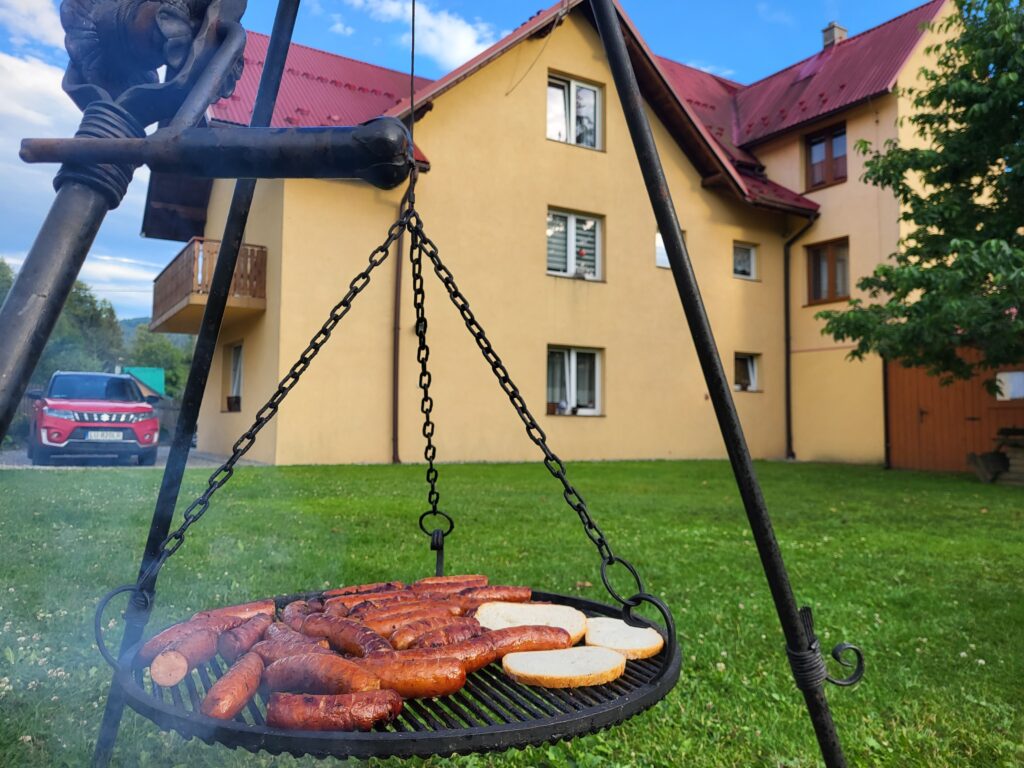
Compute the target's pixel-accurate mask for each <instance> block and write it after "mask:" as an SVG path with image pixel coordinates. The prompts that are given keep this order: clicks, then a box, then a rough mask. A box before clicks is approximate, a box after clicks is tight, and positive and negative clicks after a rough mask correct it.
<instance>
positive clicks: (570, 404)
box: [544, 344, 603, 416]
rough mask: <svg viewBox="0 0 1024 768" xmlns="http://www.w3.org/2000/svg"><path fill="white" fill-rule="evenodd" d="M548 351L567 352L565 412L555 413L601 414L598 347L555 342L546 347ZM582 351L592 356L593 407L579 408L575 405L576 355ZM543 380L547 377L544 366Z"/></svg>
mask: <svg viewBox="0 0 1024 768" xmlns="http://www.w3.org/2000/svg"><path fill="white" fill-rule="evenodd" d="M548 352H567V353H568V354H567V355H566V356H565V364H566V366H567V370H566V371H565V394H566V398H567V402H566V406H567V410H566V413H560V414H556V415H558V416H600V415H601V398H602V391H601V389H602V387H601V375H602V370H603V364H602V361H601V358H602V357H603V355H602V354H601V350H600V349H593V348H588V347H563V346H559V345H557V344H553V345H551V346H549V347H548ZM580 352H583V353H585V354H588V355H593V356H594V407H593V408H580V407H578V406H577V405H576V395H577V394H578V393H577V389H576V355H577V354H579V353H580ZM544 373H545V380H546V379H547V369H546V368H545V371H544Z"/></svg>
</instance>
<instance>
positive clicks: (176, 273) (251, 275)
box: [149, 237, 267, 333]
mask: <svg viewBox="0 0 1024 768" xmlns="http://www.w3.org/2000/svg"><path fill="white" fill-rule="evenodd" d="M219 251H220V241H219V240H205V239H203V238H201V237H195V238H193V239H192V240H190V241H189V242H188V245H186V246H185V247H184V248H183V249H182V251H181V253H179V254H178V255H177V256H175V257H174V260H173V261H172V262H171V263H170V264H168V265H167V266H166V267H165V268H164V270H163V272H161V273H160V274H159V275H157V276H156V279H155V280H154V281H153V319H152V321H150V324H149V327H150V328H151V329H152V330H154V331H157V332H159V333H198V332H199V324H200V323H201V322H202V319H203V311H204V309H205V308H206V297H207V296H208V295H209V293H210V281H211V280H213V269H214V267H215V266H216V264H217V254H218V252H219ZM266 308H267V249H266V248H264V247H263V246H261V245H243V246H242V249H241V251H240V252H239V254H238V263H237V264H236V265H235V276H234V279H233V280H232V281H231V294H230V295H229V296H228V303H227V308H226V309H225V312H224V319H225V321H231V320H235V319H239V318H242V317H245V316H246V315H257V314H259V313H260V312H263V311H265V310H266Z"/></svg>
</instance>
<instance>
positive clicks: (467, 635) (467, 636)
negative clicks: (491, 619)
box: [409, 619, 486, 648]
mask: <svg viewBox="0 0 1024 768" xmlns="http://www.w3.org/2000/svg"><path fill="white" fill-rule="evenodd" d="M470 621H473V620H472V619H462V620H461V621H460V622H459V623H456V624H448V625H447V626H444V627H438V628H437V629H432V630H430V631H429V632H424V633H423V634H422V635H420V636H419V637H417V638H416V639H415V640H413V641H412V644H411V645H409V647H410V648H441V647H443V646H446V645H454V644H455V643H461V642H463V641H465V640H472V639H473V638H474V637H479V636H480V635H482V634H483V633H484V632H486V630H485V629H484V628H483V627H481V626H480V624H479V623H478V622H476V621H473V623H472V624H470V623H469V622H470Z"/></svg>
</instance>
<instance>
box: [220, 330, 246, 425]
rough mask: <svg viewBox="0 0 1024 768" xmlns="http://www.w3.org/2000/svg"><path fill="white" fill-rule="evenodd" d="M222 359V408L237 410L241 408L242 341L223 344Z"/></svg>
mask: <svg viewBox="0 0 1024 768" xmlns="http://www.w3.org/2000/svg"><path fill="white" fill-rule="evenodd" d="M222 361H223V366H224V371H223V374H222V376H223V378H222V387H221V389H222V391H223V395H224V410H226V411H231V412H237V411H240V410H242V342H240V341H236V342H233V343H231V344H225V345H224V352H223V357H222Z"/></svg>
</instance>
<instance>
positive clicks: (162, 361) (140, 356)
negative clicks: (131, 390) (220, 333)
mask: <svg viewBox="0 0 1024 768" xmlns="http://www.w3.org/2000/svg"><path fill="white" fill-rule="evenodd" d="M191 362H192V353H191V350H186V349H182V348H181V347H179V346H178V345H176V344H174V343H173V342H172V341H171V340H170V339H168V338H167V336H166V335H165V334H160V333H153V332H152V331H151V330H149V328H148V327H147V326H145V325H140V326H138V327H137V328H136V329H135V337H134V339H133V340H132V344H131V347H130V348H129V350H128V352H127V354H126V355H125V365H139V366H148V367H151V368H163V369H164V375H165V377H166V382H167V396H168V397H170V398H172V399H174V400H177V399H178V398H179V397H181V392H182V390H183V389H184V388H185V382H186V380H187V379H188V369H189V365H190V364H191Z"/></svg>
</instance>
